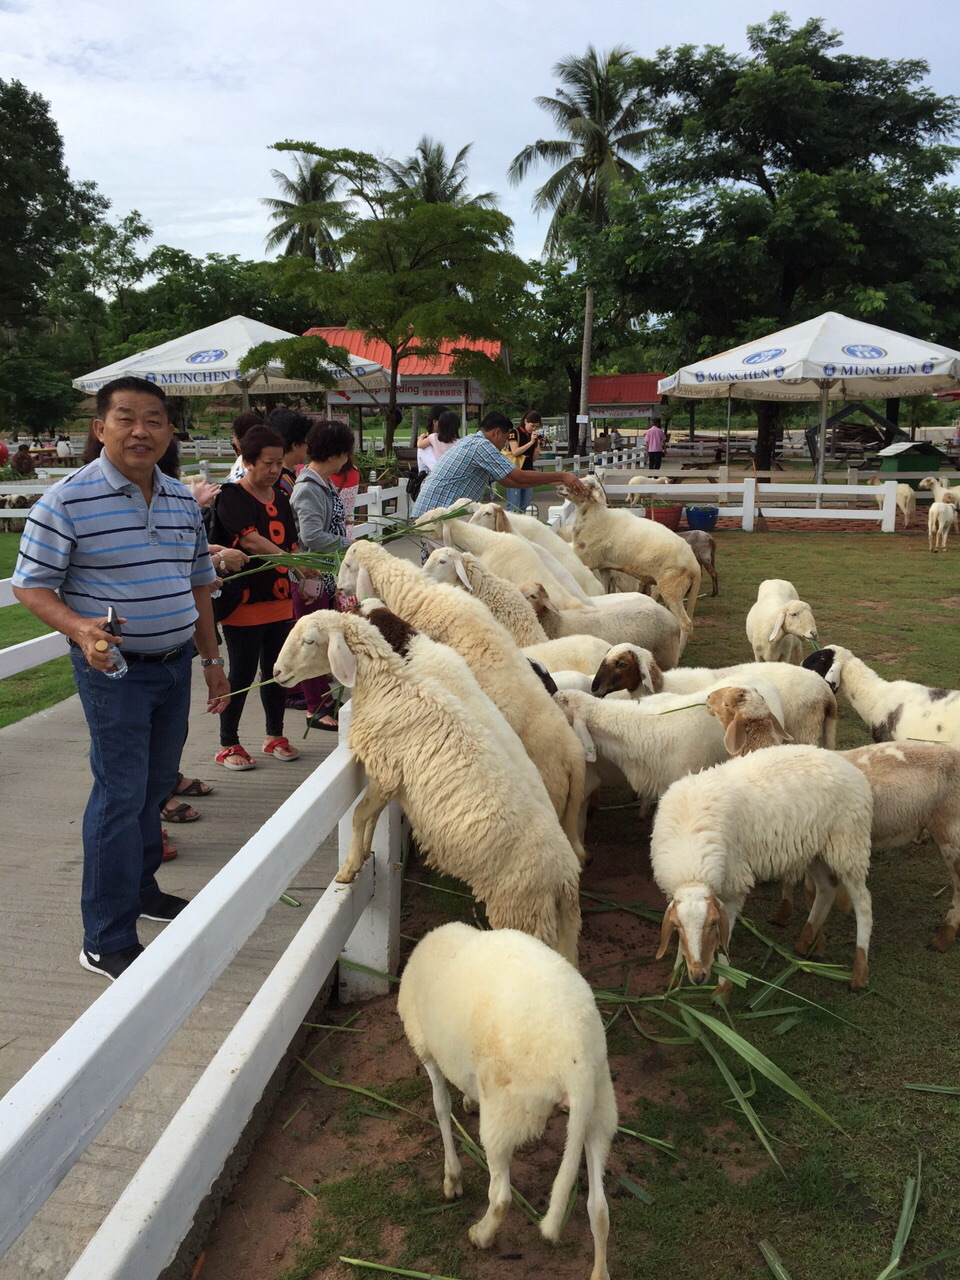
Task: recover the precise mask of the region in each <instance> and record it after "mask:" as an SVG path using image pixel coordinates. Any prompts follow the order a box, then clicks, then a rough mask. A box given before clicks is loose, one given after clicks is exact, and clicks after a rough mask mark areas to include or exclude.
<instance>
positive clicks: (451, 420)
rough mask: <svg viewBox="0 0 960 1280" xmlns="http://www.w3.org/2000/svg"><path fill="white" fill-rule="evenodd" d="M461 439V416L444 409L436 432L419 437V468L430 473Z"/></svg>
mask: <svg viewBox="0 0 960 1280" xmlns="http://www.w3.org/2000/svg"><path fill="white" fill-rule="evenodd" d="M459 438H460V415H459V414H458V413H455V412H454V411H453V409H444V411H443V413H441V414H440V416H439V417H438V418H437V422H436V430H435V431H429V432H427V433H425V434H424V435H422V436H418V437H417V449H418V453H417V467H418V469H419V470H420V471H427V472H430V471H432V470H433V468H434V467H435V466H436V465H437V463H438V462H439V461H440V459H441V458H442V457H443V455H444V454H445V453H446V452H447V450H448V449H452V448H453V446H454V445H455V444H456V443H457V441H458V440H459Z"/></svg>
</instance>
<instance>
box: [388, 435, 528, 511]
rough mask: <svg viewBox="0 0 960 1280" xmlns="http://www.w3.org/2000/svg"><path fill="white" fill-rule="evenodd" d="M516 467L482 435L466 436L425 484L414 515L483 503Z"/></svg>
mask: <svg viewBox="0 0 960 1280" xmlns="http://www.w3.org/2000/svg"><path fill="white" fill-rule="evenodd" d="M515 465H516V464H515V463H513V462H509V461H508V460H507V459H506V458H505V457H504V456H503V454H502V453H501V452H500V450H499V449H498V448H497V447H496V445H492V444H491V443H490V441H489V440H488V439H487V437H486V436H485V435H484V434H483V432H482V431H478V432H477V433H476V435H472V436H466V437H465V438H464V439H463V440H458V441H457V443H456V444H455V445H454V446H453V448H452V449H448V450H447V452H446V453H445V454H444V455H443V457H442V458H441V459H440V461H439V462H438V463H437V465H436V466H435V467H434V468H433V470H432V471H431V472H430V474H429V475H428V476H427V478H426V480H424V482H423V488H422V489H421V490H420V492H419V493H418V494H417V500H416V502H415V503H414V504H413V508H412V509H411V512H410V514H411V515H412V516H414V517H416V516H422V515H423V513H424V512H425V511H433V510H434V509H435V508H436V507H449V505H450V503H451V502H456V500H457V499H458V498H470V499H471V500H472V501H473V502H480V501H481V499H482V498H483V495H484V492H485V491H486V488H487V485H488V484H490V483H491V481H495V480H502V479H503V477H504V476H508V475H509V474H510V472H511V471H513V469H514V467H515Z"/></svg>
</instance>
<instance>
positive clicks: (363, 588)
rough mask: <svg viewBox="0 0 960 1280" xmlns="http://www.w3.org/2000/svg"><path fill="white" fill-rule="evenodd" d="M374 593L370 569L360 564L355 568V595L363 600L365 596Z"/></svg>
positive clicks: (373, 594)
mask: <svg viewBox="0 0 960 1280" xmlns="http://www.w3.org/2000/svg"><path fill="white" fill-rule="evenodd" d="M376 594H377V593H376V590H375V589H374V585H373V579H372V578H371V577H370V570H369V569H368V568H367V567H366V565H363V564H362V565H361V566H360V568H359V569H358V570H357V595H358V596H359V597H360V599H361V600H363V599H365V597H367V596H375V595H376Z"/></svg>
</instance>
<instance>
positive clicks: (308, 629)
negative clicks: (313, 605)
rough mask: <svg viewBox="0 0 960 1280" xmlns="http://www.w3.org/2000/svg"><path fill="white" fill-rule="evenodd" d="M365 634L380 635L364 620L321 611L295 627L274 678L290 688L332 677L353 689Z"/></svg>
mask: <svg viewBox="0 0 960 1280" xmlns="http://www.w3.org/2000/svg"><path fill="white" fill-rule="evenodd" d="M365 634H366V635H368V636H369V635H376V634H377V633H376V631H375V629H374V628H373V627H372V626H371V624H370V623H369V622H367V621H366V619H365V618H359V617H355V616H353V615H351V614H346V613H334V612H333V611H332V610H330V609H318V610H317V612H316V613H311V614H309V615H308V616H307V617H305V618H301V619H300V621H299V622H297V623H295V624H294V627H293V629H292V631H291V632H290V634H289V635H288V636H287V638H286V640H285V641H284V642H283V648H282V649H281V650H280V652H279V654H278V655H277V661H276V665H275V666H274V668H273V678H274V679H275V680H276V682H277V684H281V685H284V686H285V687H286V688H289V687H290V686H291V685H294V684H299V683H300V681H301V680H310V679H312V678H314V677H315V676H325V675H333V676H334V677H335V678H336V679H337V680H339V681H340V683H341V684H342V685H345V686H346V687H347V688H348V689H352V688H353V686H354V685H355V684H356V682H357V659H356V656H355V652H356V651H357V650H358V649H359V648H360V647H361V644H362V641H363V638H364V636H365Z"/></svg>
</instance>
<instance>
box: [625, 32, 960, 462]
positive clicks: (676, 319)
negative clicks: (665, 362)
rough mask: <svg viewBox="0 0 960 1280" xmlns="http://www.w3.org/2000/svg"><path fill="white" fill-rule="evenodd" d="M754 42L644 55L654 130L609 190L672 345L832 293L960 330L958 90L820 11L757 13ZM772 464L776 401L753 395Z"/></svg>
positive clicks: (714, 337)
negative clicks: (628, 179)
mask: <svg viewBox="0 0 960 1280" xmlns="http://www.w3.org/2000/svg"><path fill="white" fill-rule="evenodd" d="M748 39H749V49H750V52H749V53H748V54H739V53H730V52H728V51H727V50H725V49H722V48H716V47H708V48H705V49H695V48H693V47H692V46H683V47H681V48H679V49H677V50H675V51H674V50H669V49H668V50H664V51H662V52H661V53H660V54H659V55H658V56H657V58H656V59H653V60H645V61H638V62H637V63H636V74H637V82H638V84H639V86H640V88H641V91H642V92H643V93H644V95H645V96H647V97H648V99H649V101H650V104H651V105H650V112H651V118H652V119H653V122H654V125H655V129H656V134H655V138H654V139H652V140H651V142H650V146H649V159H648V164H647V168H646V171H645V174H644V182H643V183H642V184H639V183H638V184H634V186H633V187H632V189H631V190H630V191H629V192H620V193H616V194H615V195H614V197H613V202H612V203H613V209H612V219H611V226H610V228H609V232H608V235H607V237H606V238H605V242H604V245H603V246H601V250H602V251H603V253H604V254H605V259H606V261H605V267H603V266H602V264H601V269H605V270H606V272H607V273H608V274H609V276H610V278H611V279H612V280H613V281H614V282H615V283H616V285H617V286H618V287H619V288H620V289H622V290H623V291H624V292H625V293H627V294H628V295H629V297H630V299H631V301H632V304H633V307H634V309H635V310H636V311H637V313H638V314H640V315H644V314H646V315H648V316H651V317H655V320H654V325H655V327H656V329H657V330H658V331H659V332H658V340H659V342H660V344H661V346H662V347H663V348H664V349H666V350H668V351H672V352H673V356H674V359H675V361H676V363H684V362H686V361H687V360H689V359H693V358H695V357H697V356H700V355H704V354H710V353H712V352H714V351H719V350H723V349H724V348H726V347H729V346H732V345H735V344H736V343H738V342H741V341H745V340H747V339H748V338H752V337H759V336H761V335H762V334H764V333H765V332H770V331H772V330H775V329H779V328H782V327H785V326H787V325H790V324H793V323H797V322H799V321H801V320H806V319H809V318H810V317H812V316H815V315H817V314H819V313H820V312H822V311H825V310H837V311H842V312H843V313H845V314H848V315H852V316H855V317H859V318H863V319H866V320H870V321H871V322H873V323H877V324H880V325H886V326H888V327H890V328H894V329H901V330H905V331H907V332H912V333H915V334H920V335H923V336H926V337H928V338H929V339H931V340H934V341H941V342H945V343H947V344H948V345H955V342H956V337H957V332H958V330H960V193H958V192H957V190H956V188H955V187H953V186H950V185H948V183H947V182H945V181H944V179H945V178H946V177H947V176H948V175H949V174H950V171H951V168H952V166H953V164H954V163H955V161H956V159H957V156H958V154H960V153H958V152H957V150H956V149H955V148H954V147H953V146H951V145H950V142H951V139H952V136H953V133H954V131H955V129H956V126H957V123H958V119H960V108H958V103H957V101H956V99H954V98H950V97H939V96H937V95H936V94H934V93H933V91H932V90H931V89H930V88H929V87H928V86H927V85H926V84H925V83H924V79H925V76H926V74H927V70H928V69H927V66H926V64H925V63H923V62H920V61H918V60H905V61H890V60H888V59H873V58H866V57H861V56H854V55H850V54H846V53H840V52H836V50H837V49H838V47H839V45H840V36H839V34H838V33H837V32H834V31H828V30H827V29H826V28H825V27H824V24H823V22H822V21H821V20H820V19H811V20H810V21H808V22H806V23H804V24H803V25H802V26H800V27H798V28H796V29H794V28H792V27H791V26H790V23H789V20H788V19H787V17H786V16H785V15H784V14H775V15H774V16H773V17H772V18H771V19H770V20H769V21H768V22H766V23H764V24H760V25H757V26H752V27H749V28H748ZM758 415H759V423H760V430H759V437H758V449H757V463H758V466H762V467H768V466H769V465H770V458H771V454H772V448H773V444H774V440H775V434H776V429H777V423H778V415H779V409H778V407H777V406H776V405H774V404H772V403H771V404H768V403H765V402H761V404H760V405H759V408H758Z"/></svg>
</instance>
